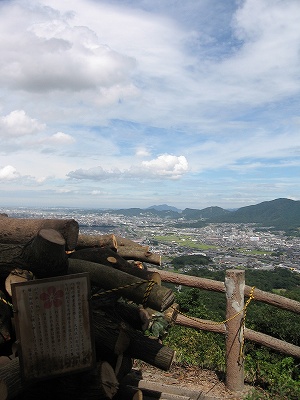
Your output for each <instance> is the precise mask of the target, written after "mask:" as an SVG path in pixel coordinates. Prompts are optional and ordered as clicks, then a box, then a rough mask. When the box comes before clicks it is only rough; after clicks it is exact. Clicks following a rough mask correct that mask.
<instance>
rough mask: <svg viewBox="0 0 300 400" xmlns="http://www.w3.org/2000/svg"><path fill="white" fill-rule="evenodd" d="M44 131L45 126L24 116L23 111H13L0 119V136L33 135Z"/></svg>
mask: <svg viewBox="0 0 300 400" xmlns="http://www.w3.org/2000/svg"><path fill="white" fill-rule="evenodd" d="M43 129H45V125H44V124H41V123H39V122H38V121H37V120H36V119H34V118H30V117H29V116H28V115H26V113H25V111H24V110H14V111H12V112H11V113H9V114H7V115H5V116H3V117H0V136H7V137H9V136H13V137H18V136H26V135H33V134H36V133H38V132H40V131H42V130H43Z"/></svg>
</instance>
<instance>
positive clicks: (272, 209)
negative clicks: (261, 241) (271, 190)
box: [210, 198, 300, 229]
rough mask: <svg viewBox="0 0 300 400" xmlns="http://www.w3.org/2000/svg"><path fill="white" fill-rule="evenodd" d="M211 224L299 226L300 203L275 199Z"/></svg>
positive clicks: (228, 215)
mask: <svg viewBox="0 0 300 400" xmlns="http://www.w3.org/2000/svg"><path fill="white" fill-rule="evenodd" d="M210 221H211V222H231V223H234V222H236V223H258V224H261V225H264V226H274V227H276V228H282V229H286V228H289V227H296V226H300V201H295V200H290V199H284V198H283V199H282V198H280V199H275V200H271V201H264V202H262V203H259V204H256V205H251V206H246V207H241V208H239V209H238V210H236V211H231V212H229V213H228V214H226V215H223V216H218V217H215V218H213V219H211V220H210Z"/></svg>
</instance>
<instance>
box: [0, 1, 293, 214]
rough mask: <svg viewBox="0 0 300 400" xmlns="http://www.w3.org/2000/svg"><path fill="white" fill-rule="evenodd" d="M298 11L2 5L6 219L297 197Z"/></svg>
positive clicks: (0, 176)
mask: <svg viewBox="0 0 300 400" xmlns="http://www.w3.org/2000/svg"><path fill="white" fill-rule="evenodd" d="M299 20H300V2H299V1H298V0H245V1H240V0H237V1H233V0H226V1H224V0H184V1H183V0H180V1H179V0H127V1H126V0H109V1H108V0H107V1H104V0H64V1H61V0H42V1H36V0H26V1H25V0H24V1H22V0H21V1H14V0H10V1H6V0H0V54H1V58H0V207H1V206H33V207H39V206H43V207H44V206H49V207H51V206H66V207H77V206H78V207H93V208H94V207H96V208H107V207H109V208H128V207H142V208H143V207H148V206H151V205H153V204H163V203H167V204H169V205H173V206H176V207H178V208H181V209H184V208H186V207H190V208H205V207H208V206H220V207H223V208H237V207H242V206H246V205H250V204H257V203H260V202H262V201H267V200H273V199H275V198H279V197H287V198H291V199H294V200H299V199H300V185H299V171H300V168H299V167H300V28H299Z"/></svg>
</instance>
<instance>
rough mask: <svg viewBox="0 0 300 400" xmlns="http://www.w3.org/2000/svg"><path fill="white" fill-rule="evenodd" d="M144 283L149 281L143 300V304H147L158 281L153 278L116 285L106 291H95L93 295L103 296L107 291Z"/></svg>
mask: <svg viewBox="0 0 300 400" xmlns="http://www.w3.org/2000/svg"><path fill="white" fill-rule="evenodd" d="M143 283H148V285H147V288H146V290H145V293H144V296H143V300H142V305H143V306H145V305H146V303H147V301H148V298H149V296H150V293H151V290H152V288H153V286H154V285H155V284H156V282H155V281H153V280H150V281H148V280H142V281H138V282H134V283H129V284H127V285H124V286H119V287H116V288H112V289H108V290H105V291H103V292H101V293H95V294H93V295H92V297H99V296H103V295H105V294H107V293H113V292H117V291H119V290H122V289H127V288H129V287H131V286H136V285H141V284H143Z"/></svg>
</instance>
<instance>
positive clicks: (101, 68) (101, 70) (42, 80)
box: [0, 3, 135, 93]
mask: <svg viewBox="0 0 300 400" xmlns="http://www.w3.org/2000/svg"><path fill="white" fill-rule="evenodd" d="M82 6H83V7H85V5H84V4H83V3H82ZM2 8H3V10H4V11H6V12H7V18H10V19H12V22H6V21H4V23H3V24H1V26H2V28H1V26H0V33H1V34H2V35H3V36H2V37H3V39H2V40H0V50H1V53H2V54H5V57H4V58H3V62H0V83H1V84H2V85H3V86H4V87H8V88H11V89H13V90H19V89H21V90H25V91H28V92H42V93H46V92H49V91H55V90H58V91H71V92H77V91H83V90H90V89H99V88H110V87H113V86H115V85H120V86H122V85H123V84H125V85H127V82H128V81H129V77H130V74H131V73H132V70H133V68H134V67H135V60H134V59H133V58H132V57H128V56H126V55H122V54H121V53H119V52H117V51H114V50H112V49H111V48H110V47H108V46H106V45H105V44H103V43H101V42H100V40H99V38H98V35H97V33H96V32H94V31H92V30H91V29H90V28H89V27H87V26H82V25H81V24H80V25H81V26H79V25H77V26H76V25H74V21H73V16H74V13H72V12H71V13H70V12H69V13H65V14H63V13H61V12H59V11H58V8H59V5H58V4H57V5H56V7H55V8H52V9H51V8H49V7H48V6H41V5H40V6H32V7H26V5H25V4H22V3H15V5H14V7H9V5H8V6H7V9H5V7H4V6H3V7H2ZM2 20H3V18H2ZM16 26H18V29H17V30H16V29H15V27H16ZM98 29H99V28H98ZM10 49H13V51H11V50H10ZM28 49H30V52H28Z"/></svg>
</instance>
